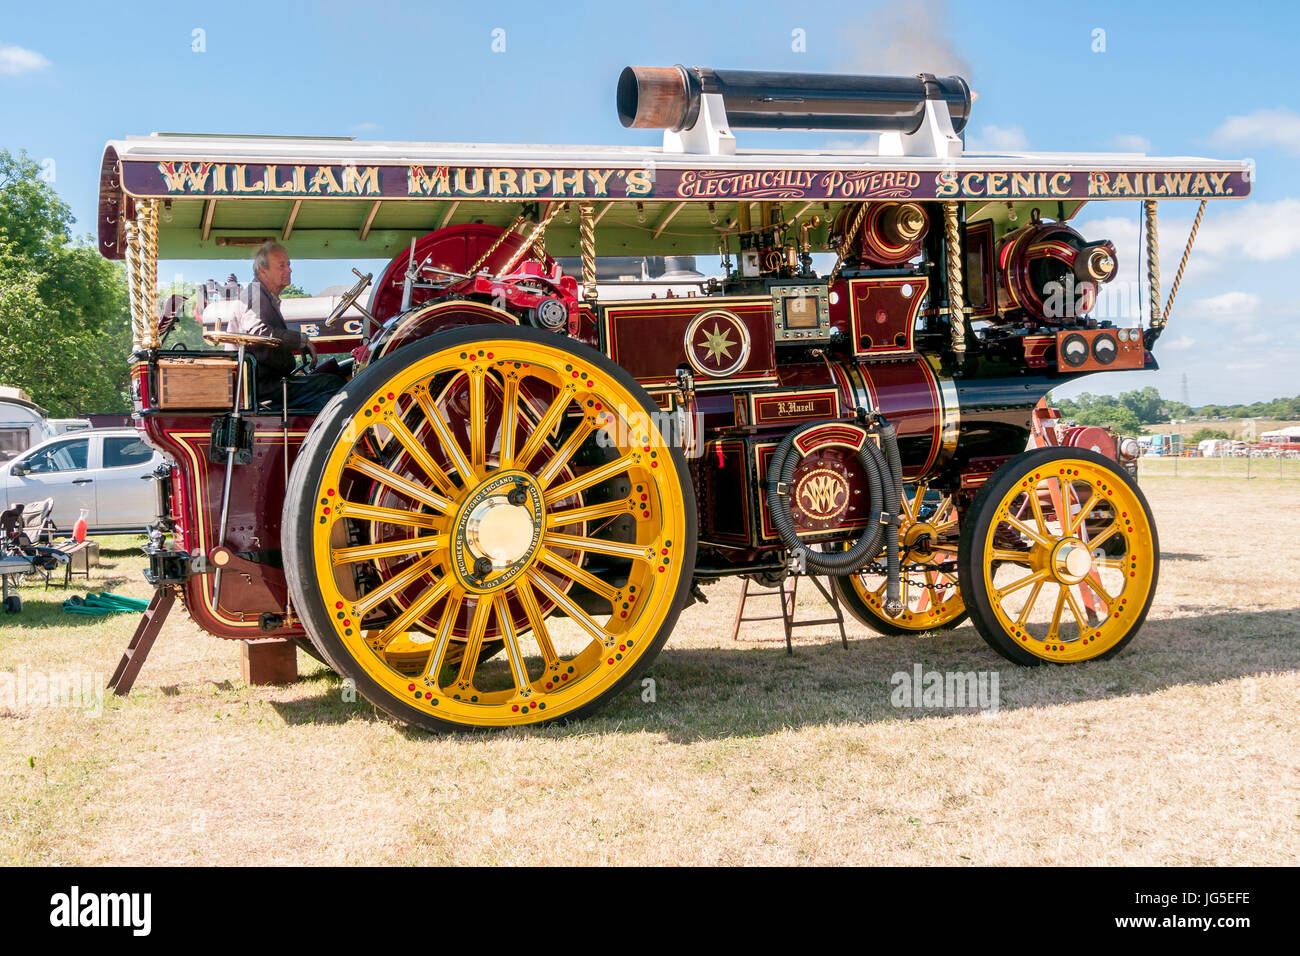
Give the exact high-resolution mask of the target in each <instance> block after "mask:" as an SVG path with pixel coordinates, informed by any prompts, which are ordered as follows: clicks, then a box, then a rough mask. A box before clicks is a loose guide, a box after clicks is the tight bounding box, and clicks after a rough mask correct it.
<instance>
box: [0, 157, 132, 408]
mask: <svg viewBox="0 0 1300 956" xmlns="http://www.w3.org/2000/svg"><path fill="white" fill-rule="evenodd" d="M72 221H73V220H72V213H71V210H69V208H68V206H67V204H66V203H64V202H63V200H61V199H60V198H59V197H58V195H57V194H56V193H55V192H54V190H53V189H52V188H50V186H49V184H48V183H45V182H43V181H42V180H41V178H40V167H39V166H38V165H37V164H36V162H35V161H34V160H32V159H31V157H29V156H28V155H27V154H26V153H19V154H18V155H17V156H15V155H13V154H12V153H10V152H9V151H8V150H3V149H0V296H2V297H3V301H4V306H3V310H0V339H3V340H4V346H3V349H0V384H13V385H21V386H22V387H24V388H25V389H26V390H27V391H28V393H29V394H31V396H32V397H33V399H35V400H36V401H37V402H39V403H40V404H41V405H44V406H45V407H46V408H47V409H49V411H50V413H51V414H54V415H59V416H66V415H83V414H87V413H90V412H124V411H127V410H129V408H130V404H129V402H128V399H127V363H128V357H129V356H128V353H129V352H130V343H131V322H130V313H129V308H128V304H127V292H126V279H125V275H124V273H123V269H122V266H121V265H120V264H119V263H115V262H110V261H108V260H107V259H104V258H103V257H101V256H100V255H99V254H98V253H97V252H96V250H95V244H94V241H93V240H91V239H90V238H89V237H87V238H85V239H81V240H74V239H73V238H72V232H71V226H72Z"/></svg>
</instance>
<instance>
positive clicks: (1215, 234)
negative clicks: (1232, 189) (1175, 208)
mask: <svg viewBox="0 0 1300 956" xmlns="http://www.w3.org/2000/svg"><path fill="white" fill-rule="evenodd" d="M1223 205H1225V204H1218V203H1210V204H1209V206H1207V207H1206V210H1205V218H1204V220H1203V221H1202V223H1201V231H1200V235H1199V236H1198V238H1197V240H1196V246H1195V247H1194V249H1195V250H1200V251H1203V252H1205V253H1208V254H1209V255H1211V256H1219V257H1223V258H1233V257H1236V256H1242V257H1244V258H1247V259H1254V260H1256V261H1258V262H1276V261H1277V260H1278V259H1287V258H1290V257H1291V256H1292V255H1294V254H1295V253H1296V252H1300V199H1279V200H1277V201H1276V202H1250V201H1246V202H1244V203H1231V204H1226V205H1228V208H1227V209H1224V208H1222V206H1223ZM1190 225H1191V223H1190V221H1184V223H1183V224H1180V226H1179V227H1178V228H1179V229H1180V230H1181V231H1180V232H1178V231H1176V232H1175V233H1174V235H1180V234H1181V235H1183V236H1186V235H1187V228H1188V227H1189V226H1190ZM1162 232H1163V228H1162ZM1193 254H1195V252H1193Z"/></svg>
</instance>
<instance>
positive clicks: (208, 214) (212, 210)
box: [199, 199, 217, 242]
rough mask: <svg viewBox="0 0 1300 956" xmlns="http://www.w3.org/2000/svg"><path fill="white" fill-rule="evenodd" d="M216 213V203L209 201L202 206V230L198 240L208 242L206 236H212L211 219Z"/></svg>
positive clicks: (213, 200) (212, 200)
mask: <svg viewBox="0 0 1300 956" xmlns="http://www.w3.org/2000/svg"><path fill="white" fill-rule="evenodd" d="M216 211H217V201H216V200H215V199H209V200H208V201H207V202H205V203H204V204H203V228H202V231H201V233H200V234H199V238H200V239H202V240H203V241H204V242H207V241H208V236H210V235H212V219H213V216H214V215H215V214H216Z"/></svg>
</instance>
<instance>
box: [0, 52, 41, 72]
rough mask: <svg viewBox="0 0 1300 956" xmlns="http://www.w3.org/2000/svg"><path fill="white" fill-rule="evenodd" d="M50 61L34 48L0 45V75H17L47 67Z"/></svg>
mask: <svg viewBox="0 0 1300 956" xmlns="http://www.w3.org/2000/svg"><path fill="white" fill-rule="evenodd" d="M49 65H50V61H49V60H47V59H45V57H43V56H41V55H40V54H39V53H37V52H36V51H35V50H24V49H23V48H22V47H20V46H0V76H18V74H20V73H34V72H35V71H37V70H44V69H46V68H47V67H49Z"/></svg>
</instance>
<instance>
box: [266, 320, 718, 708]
mask: <svg viewBox="0 0 1300 956" xmlns="http://www.w3.org/2000/svg"><path fill="white" fill-rule="evenodd" d="M485 343H501V346H500V349H499V351H501V352H502V353H503V354H506V353H507V352H509V351H510V350H511V349H516V350H517V351H518V352H519V353H520V354H523V353H528V352H530V350H531V352H532V353H535V354H543V353H546V354H551V355H553V354H554V353H555V352H557V351H558V352H563V353H564V354H565V355H568V356H571V357H572V360H573V364H574V368H575V369H576V368H577V367H582V368H584V369H585V370H595V371H593V372H592V374H591V380H592V381H593V382H594V381H595V378H596V375H597V374H599V375H603V376H605V377H607V378H608V379H610V380H612V382H613V383H615V384H616V385H617V389H611V390H612V391H619V390H621V392H622V393H623V395H625V396H626V397H629V398H630V399H631V400H632V403H634V404H635V406H636V408H637V410H638V411H641V412H644V413H646V414H647V415H650V414H655V413H658V411H659V409H658V406H657V405H656V403H655V402H654V400H653V399H652V398H651V397H650V396H649V395H648V394H646V392H645V391H644V390H643V389H642V388H641V387H640V386H639V385H638V384H637V383H636V381H635V380H634V379H633V378H632V376H631V375H629V374H628V373H627V372H625V371H624V370H623V369H621V368H619V367H618V366H616V365H614V364H613V363H611V362H610V361H609V360H608V359H607V358H606V357H605V356H604V355H602V354H601V353H599V352H597V351H595V350H594V349H591V348H589V347H587V346H585V345H582V344H581V343H577V342H573V341H570V340H568V339H566V338H562V337H559V336H557V335H555V334H554V333H551V332H545V331H542V330H538V329H532V328H520V327H511V326H498V325H494V326H490V327H484V326H470V327H461V328H453V329H448V330H445V331H442V332H438V333H435V334H434V335H431V336H429V337H428V338H425V339H422V340H420V341H418V342H415V343H413V344H411V345H407V346H404V347H403V348H401V349H399V350H397V351H395V352H394V353H392V354H390V355H387V356H385V357H384V358H382V359H380V360H379V361H378V362H376V363H374V364H373V365H370V366H368V367H367V368H366V369H365V370H364V371H363V372H361V373H360V374H359V375H358V376H357V377H355V378H354V379H352V380H351V381H350V382H349V383H348V384H347V385H346V386H345V387H344V389H343V390H342V391H340V392H339V393H338V394H337V395H335V396H334V397H333V399H332V400H331V401H330V403H329V404H328V405H326V407H325V408H324V409H323V410H322V411H321V412H320V414H319V416H318V417H317V418H316V420H315V422H314V423H313V425H312V427H311V429H310V431H309V432H308V434H307V436H306V438H305V439H304V442H303V446H302V450H301V452H300V454H299V456H298V459H297V460H296V462H295V464H294V467H293V471H292V474H291V476H290V481H289V488H288V492H287V495H286V500H285V506H284V515H283V527H284V529H285V533H284V549H285V568H286V572H288V573H287V578H288V583H289V588H290V593H291V594H292V596H293V601H294V606H295V607H296V608H297V609H298V611H299V614H300V616H301V617H302V620H303V624H304V627H305V629H306V631H307V633H308V635H309V636H310V639H311V641H312V643H313V644H314V645H315V647H316V648H317V649H318V650H319V651H320V652H321V655H322V656H323V657H324V658H325V660H326V663H328V664H329V665H330V666H331V667H333V668H334V670H335V671H336V672H337V673H339V674H340V675H341V676H343V677H344V678H347V679H351V680H352V681H354V682H355V686H356V689H357V690H358V691H359V692H360V694H361V695H362V696H364V697H365V698H366V699H367V700H369V701H370V702H371V703H373V704H374V705H375V706H376V707H378V708H380V709H381V710H383V711H385V712H386V713H388V714H390V715H391V716H393V717H395V718H397V719H398V720H400V721H403V722H405V723H408V724H411V725H414V726H418V727H421V728H424V729H427V730H431V731H438V732H444V731H456V730H466V729H475V730H477V729H485V728H488V727H505V726H520V725H540V724H547V723H552V722H556V721H567V720H574V719H580V718H582V717H585V716H587V715H589V714H592V713H594V712H595V711H597V710H599V709H600V708H601V707H602V706H604V705H605V704H607V703H608V702H609V701H610V700H611V699H612V698H613V697H615V696H616V695H617V694H618V693H620V692H621V691H622V690H623V689H624V688H626V687H627V686H628V685H629V684H632V683H634V682H636V681H637V680H639V678H640V677H641V675H642V674H643V673H644V672H645V671H646V669H647V668H648V667H649V666H650V665H651V663H653V661H654V659H655V657H656V656H657V654H658V653H659V651H660V650H661V649H662V647H663V645H664V644H665V643H666V642H667V640H668V637H669V635H670V634H671V633H672V630H673V626H674V624H675V623H676V620H677V617H678V615H679V614H680V612H681V610H682V608H683V607H684V606H685V605H686V604H687V603H688V601H689V599H690V586H691V581H692V574H693V569H694V564H695V542H696V536H697V516H696V506H695V498H694V492H693V488H692V485H691V481H690V477H689V470H688V467H687V462H686V458H685V456H684V454H683V453H682V450H681V449H680V448H679V447H677V446H676V445H671V444H667V443H665V444H664V445H662V446H660V449H661V450H660V451H658V452H656V453H655V454H656V455H660V456H664V457H659V458H658V459H657V460H658V461H660V462H662V463H664V464H667V463H669V462H670V463H671V465H672V470H671V472H670V471H669V469H666V468H665V469H662V470H658V471H657V475H658V481H659V482H660V483H661V484H660V485H657V486H656V487H657V488H658V487H669V486H671V487H673V488H675V496H676V497H675V498H674V499H673V501H674V502H675V503H676V504H675V507H677V508H679V509H680V514H678V515H674V516H673V517H672V520H673V521H674V524H673V528H674V529H677V528H680V529H681V532H680V536H679V534H678V532H677V531H675V530H674V531H673V536H674V537H680V540H678V541H676V542H671V541H670V542H668V543H669V544H670V545H675V546H674V547H672V548H671V551H672V556H671V558H666V559H665V558H659V557H657V556H656V557H655V558H654V561H661V560H662V561H663V562H664V567H661V569H660V571H661V576H659V577H658V578H657V579H656V578H655V577H651V579H650V580H651V581H654V582H655V583H657V584H660V585H661V586H660V587H659V588H658V590H657V591H656V589H655V588H654V587H648V588H646V589H645V590H644V591H643V594H644V595H652V594H653V595H654V597H653V601H651V600H647V601H644V602H643V603H641V604H637V605H636V608H637V610H639V611H644V612H646V613H648V612H649V609H650V608H651V606H653V610H654V613H655V618H656V619H657V621H658V623H657V624H655V625H654V626H653V627H650V628H647V629H646V633H644V634H643V633H641V632H637V640H636V641H635V642H631V641H629V642H628V643H629V644H633V643H634V644H635V649H636V652H637V653H635V655H634V654H633V652H632V649H631V648H628V649H626V650H623V651H621V652H617V651H615V650H613V649H611V650H610V654H611V655H615V654H617V656H618V658H619V663H618V664H614V657H613V656H611V658H610V664H611V665H614V666H612V667H611V669H610V671H609V674H610V676H609V678H607V679H604V680H603V681H596V682H594V683H595V687H597V688H600V689H599V692H598V693H597V694H596V695H595V696H594V697H593V698H591V699H586V700H584V701H583V702H582V703H581V704H580V705H576V706H573V707H571V708H565V709H558V708H551V710H550V712H545V711H533V712H532V713H530V714H529V715H528V716H526V717H525V716H522V715H521V716H520V717H519V718H517V719H514V718H510V717H506V718H504V719H499V718H497V719H493V720H492V721H491V722H477V721H470V720H465V719H460V718H458V717H457V718H446V717H443V716H442V715H441V714H434V713H431V712H430V710H429V709H426V708H427V707H436V706H439V705H440V704H441V703H443V702H442V701H441V700H439V699H435V698H434V693H432V692H430V693H429V696H428V698H427V700H428V702H429V703H428V704H425V705H416V704H415V703H414V701H411V700H408V699H407V698H405V697H403V696H401V695H399V694H398V693H396V692H394V690H393V689H392V688H391V687H389V686H385V685H384V684H382V683H381V682H380V680H378V679H376V677H375V676H372V674H371V673H370V672H369V671H368V670H367V665H363V664H362V663H361V662H360V661H358V659H357V656H356V654H355V653H354V652H353V650H352V649H351V647H350V646H349V645H348V644H346V643H345V639H344V638H345V635H341V634H340V633H339V631H338V629H337V628H336V625H335V618H334V616H333V612H334V608H333V607H327V606H326V600H325V598H324V597H323V595H322V593H321V589H320V586H319V585H318V584H317V581H318V577H317V567H318V559H317V547H318V542H317V539H316V535H317V528H318V526H319V525H320V524H322V523H323V522H321V520H320V517H319V515H320V511H321V506H320V504H319V502H320V501H321V500H325V499H323V498H322V497H321V496H320V492H321V490H322V488H323V485H322V479H323V476H324V475H325V472H326V469H327V466H329V462H330V460H331V456H335V448H336V444H339V445H340V447H341V439H342V438H343V436H344V434H345V430H346V429H347V428H348V427H349V426H352V427H354V428H355V426H356V421H357V419H358V416H360V415H361V414H363V413H364V411H365V409H366V408H367V407H368V406H369V404H370V402H372V401H376V398H375V396H377V395H381V394H386V393H385V392H383V391H381V388H382V389H388V388H390V387H391V385H392V383H394V382H398V381H399V380H401V381H406V380H407V379H405V378H403V376H407V377H408V378H409V377H410V376H414V375H416V374H418V370H419V369H421V368H422V367H423V366H421V363H422V362H437V361H441V360H442V359H441V356H442V355H444V354H445V353H449V352H451V351H453V350H465V352H470V353H472V351H473V350H475V349H478V350H480V352H479V354H481V355H483V354H487V352H486V351H485V350H484V345H485ZM548 350H549V352H548ZM461 357H462V358H464V354H462V355H461ZM471 361H473V357H472V354H471ZM550 361H554V359H553V358H552V359H550ZM484 364H487V363H486V362H484ZM524 364H525V366H527V364H528V362H527V361H525V363H524ZM517 367H518V366H516V368H517ZM412 370H417V371H412ZM573 376H574V378H575V379H576V378H577V377H578V372H577V371H576V370H575V371H574V372H573ZM583 377H584V379H586V378H587V372H586V371H584V373H583ZM604 384H605V383H602V387H604ZM402 397H404V396H399V397H398V398H397V399H395V402H400V401H401V398H402ZM388 398H390V399H392V398H393V394H388ZM612 407H613V406H612V405H611V408H612ZM444 421H445V419H444ZM638 444H639V442H638ZM335 457H337V456H335ZM636 457H637V460H638V461H641V460H642V459H641V456H640V455H639V454H638V455H637V456H636ZM665 457H666V459H667V460H666V461H665ZM645 462H646V463H647V464H648V462H649V459H648V458H646V459H645ZM329 467H333V466H329ZM641 467H643V468H644V467H645V465H642V466H641ZM655 467H656V468H657V466H655ZM647 473H648V472H647ZM629 474H631V472H629ZM489 478H490V474H489ZM484 483H485V484H486V481H485V482H484ZM471 490H472V489H471ZM652 490H654V489H652ZM340 497H341V495H340ZM341 503H344V504H346V502H341ZM544 540H545V537H543V541H544ZM670 562H671V563H670ZM443 576H444V577H445V576H446V575H443ZM475 606H476V607H477V604H476V605H475ZM624 606H625V607H626V605H624ZM566 610H567V609H566ZM487 613H488V614H491V613H492V612H491V610H489V611H488V612H487ZM569 616H570V617H572V613H571V612H569ZM612 618H613V615H612V614H611V620H612ZM632 620H634V621H635V620H639V618H637V617H635V614H634V617H633V619H632ZM629 626H631V623H629ZM353 640H354V641H355V638H354V639H353ZM616 646H617V641H616ZM624 655H626V656H624ZM596 656H597V657H599V658H603V657H604V656H605V653H604V651H603V650H601V651H600V652H599V653H598V654H597V655H596ZM576 659H577V658H575V660H576ZM368 666H371V667H373V666H375V665H374V664H373V663H368ZM619 671H622V673H621V674H620V673H618V672H619ZM377 673H379V677H380V678H382V679H385V680H387V679H389V678H388V675H387V674H385V673H382V672H377ZM615 675H617V676H615ZM579 676H582V677H585V676H586V675H579ZM575 683H576V682H575ZM414 686H415V684H414V683H412V684H411V687H412V688H413V687H414ZM548 686H549V685H548ZM574 686H575V685H568V687H569V689H570V690H572V688H573V687H574ZM590 686H591V685H588V687H590ZM441 696H442V695H441V693H440V697H441ZM446 696H450V695H449V694H448V695H446ZM424 699H425V698H421V700H424ZM457 700H458V701H459V698H457ZM450 703H451V701H450V700H448V701H446V704H450ZM462 703H463V702H462ZM543 706H544V703H543ZM557 710H558V712H557Z"/></svg>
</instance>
